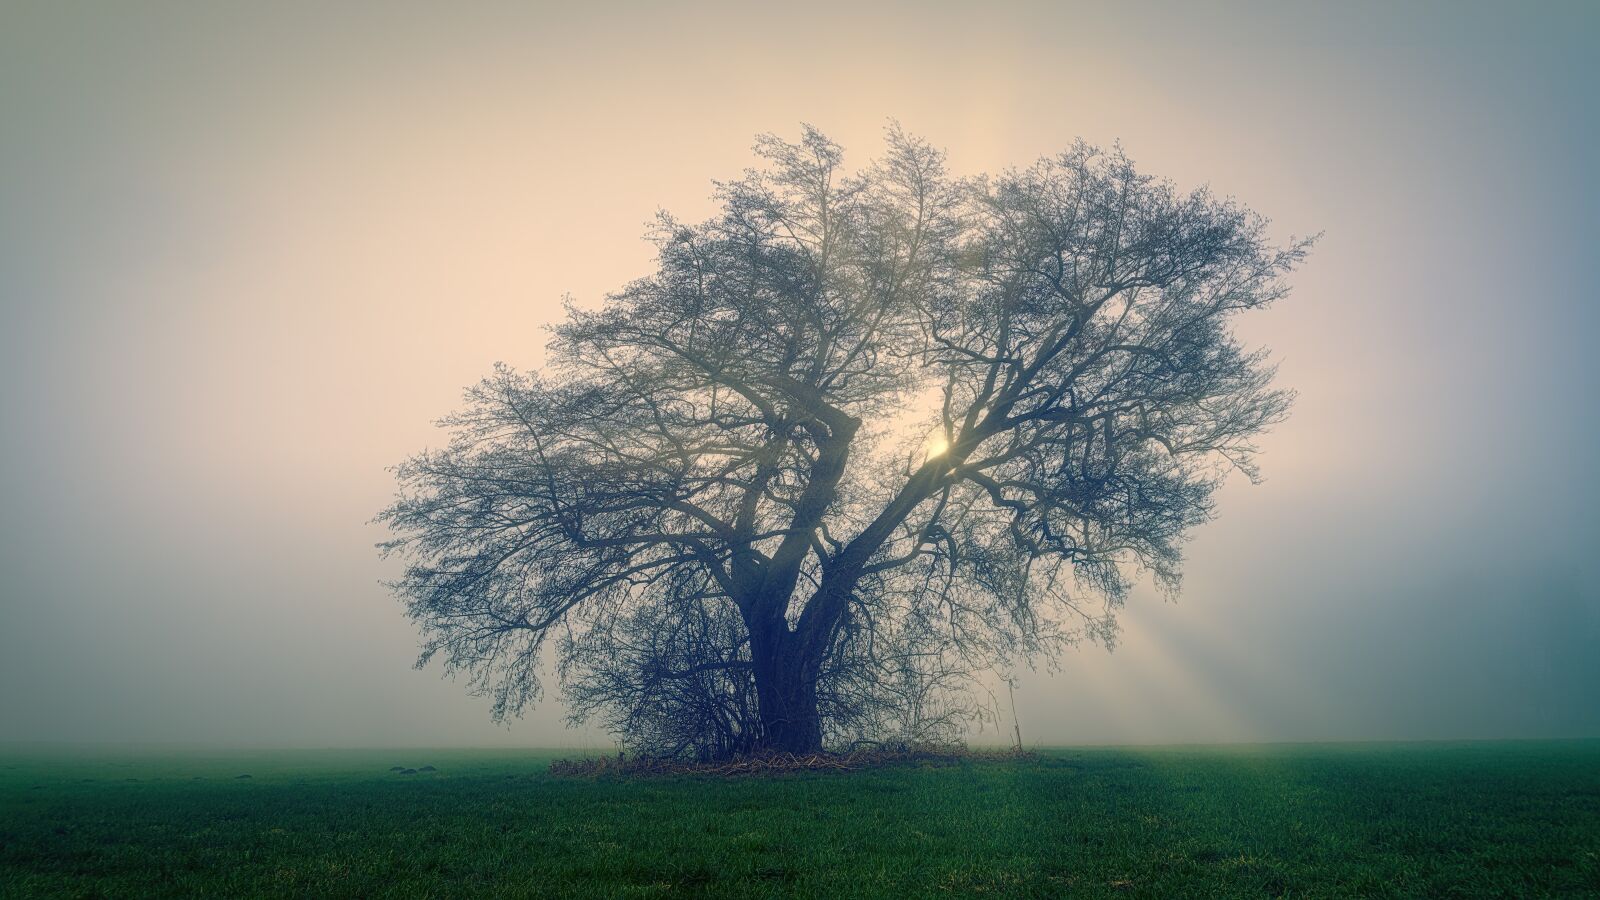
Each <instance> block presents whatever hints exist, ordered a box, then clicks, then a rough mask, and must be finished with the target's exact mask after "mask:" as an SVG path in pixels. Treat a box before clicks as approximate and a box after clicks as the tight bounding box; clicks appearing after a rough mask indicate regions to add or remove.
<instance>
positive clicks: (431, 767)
mask: <svg viewBox="0 0 1600 900" xmlns="http://www.w3.org/2000/svg"><path fill="white" fill-rule="evenodd" d="M417 771H418V772H437V771H439V770H438V769H435V768H434V767H433V766H423V767H422V768H420V769H418V770H417Z"/></svg>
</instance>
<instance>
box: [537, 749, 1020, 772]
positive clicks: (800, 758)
mask: <svg viewBox="0 0 1600 900" xmlns="http://www.w3.org/2000/svg"><path fill="white" fill-rule="evenodd" d="M1035 758H1036V756H1035V754H1034V753H1032V752H1031V751H1027V750H1016V749H1004V750H973V749H971V748H969V747H967V746H966V745H964V744H892V745H875V746H871V747H858V748H855V749H852V750H847V751H840V752H821V753H807V754H794V753H778V752H771V753H752V754H747V755H742V756H735V757H733V758H731V759H721V760H693V759H677V758H662V757H653V756H631V757H630V756H627V755H625V754H622V753H619V754H617V755H616V756H595V757H585V758H581V759H558V760H555V761H554V762H552V763H550V773H551V774H552V775H566V776H578V777H593V776H598V775H621V776H625V777H655V776H677V775H714V776H722V777H733V776H740V775H778V774H782V773H785V772H854V771H859V770H861V769H874V768H882V767H887V766H896V765H906V764H918V765H955V764H957V763H962V762H978V761H988V760H1031V759H1035Z"/></svg>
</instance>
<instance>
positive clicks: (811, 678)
mask: <svg viewBox="0 0 1600 900" xmlns="http://www.w3.org/2000/svg"><path fill="white" fill-rule="evenodd" d="M801 649H802V648H801V645H800V643H799V642H798V641H796V640H794V635H793V634H792V633H791V632H789V630H788V629H787V628H785V627H784V626H783V625H782V624H777V625H775V626H773V627H769V628H767V629H764V633H762V634H760V636H759V637H758V636H757V634H756V633H752V634H751V641H750V653H751V662H752V664H753V665H752V668H753V670H754V673H755V680H756V702H757V703H758V704H759V705H760V708H759V710H758V712H759V714H760V716H761V736H762V741H761V743H762V746H763V747H764V748H765V749H768V750H777V751H782V752H785V753H815V752H817V751H818V750H821V749H822V719H821V717H820V716H819V715H818V714H817V668H818V666H817V664H816V661H813V660H808V659H805V658H803V657H802V655H801V653H800V651H801Z"/></svg>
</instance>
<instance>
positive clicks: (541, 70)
mask: <svg viewBox="0 0 1600 900" xmlns="http://www.w3.org/2000/svg"><path fill="white" fill-rule="evenodd" d="M324 7H326V8H324ZM1597 39H1600V7H1596V6H1594V5H1592V4H1586V3H1571V4H1557V3H1528V4H1511V3H1504V4H1493V5H1484V4H1476V3H1424V2H1417V3H1407V4H1387V3H1364V2H1357V3H1342V4H1322V5H1318V6H1313V5H1310V4H1300V3H1266V2H1263V3H1213V4H1183V5H1181V6H1180V5H1177V4H1173V5H1171V6H1166V5H1155V4H1146V3H1116V4H1112V3H1105V4H1081V3H1065V2H1051V3H1039V4H1026V3H1004V2H1001V3H992V4H972V3H961V4H956V3H944V4H941V3H883V4H879V3H860V2H857V3H849V4H830V3H812V4H804V5H793V4H785V5H757V4H732V3H730V4H712V3H699V4H638V5H630V4H608V3H587V4H550V5H548V6H541V5H539V4H536V3H518V4H511V3H506V4H500V3H484V2H479V3H461V4H436V5H434V7H433V8H431V9H430V8H426V7H423V6H420V5H418V6H411V5H407V4H402V3H383V4H377V3H373V4H360V3H344V4H326V5H325V4H312V3H297V2H289V3H282V4H234V3H200V2H194V3H187V4H173V3H161V2H156V3H145V4H120V3H109V2H107V3H77V2H68V3H58V2H37V3H36V2H32V0H22V2H17V0H12V2H8V3H6V4H4V5H3V6H0V741H4V742H13V741H27V742H32V741H48V742H56V741H71V742H139V743H145V742H151V743H214V744H241V745H292V746H379V745H432V746H443V745H519V746H543V747H559V748H576V747H597V746H603V745H605V744H606V740H607V739H606V737H605V735H603V734H601V733H598V732H596V731H595V730H593V729H567V728H565V727H564V726H563V717H564V711H563V710H562V708H561V706H560V703H559V697H558V695H557V694H556V692H554V691H552V696H551V697H550V698H549V699H548V700H547V701H546V702H545V703H543V704H541V706H540V707H539V708H538V709H536V710H534V711H532V712H530V713H529V714H528V715H527V716H526V717H524V718H523V719H521V720H518V721H514V722H512V723H510V724H509V725H508V726H499V725H496V724H494V723H492V722H491V721H490V717H489V709H488V704H487V702H486V701H483V700H480V699H475V698H472V697H470V696H468V695H467V692H466V690H465V686H464V685H463V684H461V683H455V682H451V681H449V680H447V679H444V678H442V677H441V675H440V672H439V670H438V668H437V667H433V668H429V669H424V670H421V671H417V670H414V669H413V668H412V667H411V664H412V662H413V661H414V658H415V653H416V646H417V635H416V633H415V631H414V628H413V626H412V625H411V623H410V622H409V621H408V620H406V618H405V617H404V615H403V614H402V611H401V608H400V605H399V603H398V602H397V601H396V600H394V599H393V598H392V597H391V596H390V595H389V594H388V593H387V591H386V589H385V588H384V587H383V586H382V584H381V581H382V580H383V579H385V578H389V577H393V576H395V575H396V574H397V563H395V562H393V561H390V562H383V561H381V560H380V559H379V558H378V554H377V553H376V552H375V550H374V549H373V544H374V543H375V542H377V541H379V540H381V539H383V537H384V533H383V531H382V530H381V529H380V528H378V527H377V526H374V525H372V524H371V523H370V520H371V518H372V516H373V515H374V514H375V513H377V512H378V510H380V509H381V508H382V507H384V506H385V505H386V504H387V503H388V501H389V499H390V497H391V495H392V493H393V490H394V481H393V476H392V474H391V473H390V472H389V471H387V467H389V466H392V465H394V464H395V463H398V462H399V461H400V460H402V459H403V458H405V457H406V456H408V455H410V454H411V453H414V452H416V451H418V450H421V449H423V448H425V447H430V446H435V447H436V446H439V445H440V444H442V443H443V441H444V439H445V437H444V434H443V433H442V432H440V431H439V430H438V429H436V428H435V427H434V426H433V425H432V423H433V422H434V421H435V420H436V419H438V418H439V417H441V416H443V415H445V414H447V413H449V412H451V411H452V410H453V409H455V408H456V407H457V406H458V402H459V399H460V394H461V391H462V389H463V388H465V387H466V386H467V385H469V384H471V383H473V382H476V381H477V380H478V379H479V378H481V377H483V376H485V375H486V374H488V373H489V372H490V370H491V367H492V366H493V364H494V363H495V362H496V361H505V362H507V363H509V364H512V365H514V366H518V367H534V366H537V365H539V363H540V361H541V359H542V357H543V345H544V342H545V334H544V331H543V329H544V327H545V326H547V325H549V324H551V323H553V322H555V321H557V320H558V319H559V317H560V316H561V305H560V301H561V298H562V296H563V295H565V294H571V295H572V296H574V297H575V298H576V299H577V300H578V302H580V303H595V302H598V301H599V300H600V299H601V298H602V297H603V296H604V295H605V293H606V292H607V291H609V290H613V289H616V288H618V287H620V286H622V285H623V284H624V283H625V282H627V281H628V280H630V279H632V278H635V277H638V276H641V275H643V274H645V273H647V272H648V271H649V269H650V262H651V248H650V247H649V246H648V245H647V244H645V243H644V242H643V241H642V240H641V237H642V235H643V233H644V226H645V223H646V222H647V221H648V220H649V219H650V218H651V217H652V216H653V215H654V214H655V212H656V211H657V210H658V209H667V210H670V211H672V212H674V213H675V214H676V215H678V216H679V217H681V218H685V219H697V218H701V217H704V216H706V215H708V214H709V213H710V212H711V211H712V209H713V206H712V202H711V199H710V192H711V186H710V182H711V180H712V179H716V178H729V177H733V176H736V175H737V174H738V173H739V172H740V171H741V170H742V169H743V168H744V167H746V166H748V165H751V164H752V163H753V161H754V157H753V155H752V153H751V145H752V142H753V139H754V137H755V136H756V135H757V134H759V133H762V132H776V133H779V134H782V135H787V136H794V135H796V134H798V132H799V129H800V123H802V122H806V123H811V124H813V125H815V126H817V127H818V128H820V129H822V130H823V131H824V132H825V133H827V134H828V135H830V136H831V137H833V138H834V139H835V140H837V141H838V142H839V143H841V144H843V145H844V146H845V147H846V149H847V152H848V153H849V158H850V159H851V160H853V161H855V162H858V163H860V162H865V161H866V160H868V159H870V158H871V157H872V155H873V154H874V153H875V152H876V151H877V149H878V148H879V147H881V142H882V135H883V129H884V126H885V123H886V122H887V121H888V120H889V119H891V118H893V119H897V120H898V121H900V122H901V123H902V124H903V125H904V126H905V128H906V129H907V130H909V131H911V132H913V133H917V134H920V135H923V136H925V137H926V138H928V139H929V140H930V141H931V142H932V143H934V144H935V145H937V146H940V147H943V148H945V149H946V150H947V151H948V153H949V160H950V166H951V168H952V170H953V171H954V172H955V173H957V174H975V173H978V172H983V171H991V172H992V171H997V170H1000V169H1003V168H1005V167H1007V166H1013V165H1026V164H1028V163H1030V162H1032V161H1033V160H1034V159H1036V158H1038V157H1040V156H1042V155H1048V154H1051V153H1054V152H1057V151H1059V150H1061V149H1064V148H1065V147H1067V146H1068V145H1069V144H1071V142H1072V141H1073V140H1074V139H1075V138H1079V137H1081V138H1083V139H1085V140H1087V141H1090V142H1092V143H1097V144H1102V145H1109V144H1111V143H1113V142H1116V141H1120V142H1121V143H1122V146H1123V147H1124V148H1125V149H1126V151H1127V152H1128V154H1129V155H1130V156H1131V157H1132V158H1133V159H1134V160H1136V161H1137V163H1138V164H1139V165H1140V167H1141V168H1142V169H1143V170H1144V171H1146V172H1149V173H1153V174H1156V175H1160V176H1163V177H1167V178H1170V179H1172V180H1173V181H1174V182H1176V183H1177V184H1178V185H1179V186H1180V187H1183V188H1191V187H1197V186H1200V185H1202V184H1208V185H1209V186H1210V187H1211V189H1212V190H1213V191H1215V192H1217V193H1219V194H1224V195H1229V196H1232V197H1235V198H1237V199H1238V200H1239V201H1240V202H1242V203H1244V204H1246V205H1248V206H1250V207H1252V208H1254V209H1256V210H1257V211H1259V212H1261V213H1263V214H1264V215H1266V216H1268V217H1270V218H1271V220H1272V226H1271V227H1272V233H1273V234H1274V235H1276V236H1278V237H1279V238H1280V239H1287V238H1289V237H1290V236H1293V235H1305V234H1311V233H1316V232H1322V233H1323V234H1324V237H1323V238H1322V240H1321V241H1320V243H1319V244H1318V245H1317V247H1316V249H1315V251H1314V253H1313V254H1312V256H1311V257H1310V259H1309V260H1308V261H1307V263H1306V264H1305V266H1304V267H1303V268H1302V270H1301V271H1300V272H1299V273H1297V274H1296V275H1295V276H1294V278H1293V285H1294V293H1293V294H1292V295H1291V296H1290V297H1289V298H1288V299H1287V300H1285V301H1283V302H1282V303H1280V304H1278V305H1276V306H1274V307H1273V308H1271V309H1270V310H1267V311H1265V312H1261V313H1257V314H1254V315H1252V316H1250V317H1247V318H1245V319H1243V320H1241V321H1240V325H1239V330H1240V333H1241V334H1242V335H1243V336H1244V337H1245V338H1246V339H1247V340H1248V341H1249V342H1251V343H1252V344H1255V345H1265V346H1268V347H1270V348H1271V349H1272V352H1273V356H1274V358H1275V359H1276V360H1277V361H1278V363H1279V380H1280V383H1281V384H1282V385H1283V386H1285V387H1289V388H1292V389H1294V390H1295V391H1297V392H1298V394H1299V399H1298V402H1297V405H1296V407H1295V409H1294V413H1293V416H1292V418H1291V419H1290V420H1289V421H1287V422H1286V423H1284V424H1283V425H1280V426H1278V427H1277V428H1276V429H1275V430H1274V431H1273V432H1272V433H1271V434H1270V435H1268V436H1267V437H1266V438H1265V439H1264V440H1263V441H1262V442H1261V446H1262V449H1263V453H1262V456H1261V460H1260V461H1261V463H1262V469H1263V472H1264V474H1265V480H1264V481H1263V483H1261V484H1259V485H1250V484H1248V483H1246V482H1244V481H1243V480H1242V479H1240V480H1238V481H1236V482H1232V483H1230V484H1229V485H1228V486H1227V487H1226V488H1225V489H1224V490H1223V491H1222V493H1221V496H1220V497H1219V516H1218V518H1217V519H1216V521H1214V522H1212V523H1209V524H1207V525H1205V526H1203V527H1201V528H1199V529H1198V530H1197V531H1196V532H1195V534H1194V539H1193V540H1192V541H1191V542H1190V543H1189V545H1188V550H1187V552H1188V564H1187V567H1186V571H1187V576H1186V580H1185V582H1184V590H1183V592H1182V594H1181V596H1180V597H1179V598H1178V599H1177V601H1176V602H1166V601H1164V600H1163V599H1162V598H1161V596H1160V595H1159V594H1157V593H1156V592H1155V591H1153V590H1149V589H1141V590H1139V591H1136V592H1135V593H1134V595H1133V596H1132V597H1131V598H1130V600H1129V603H1128V606H1127V608H1126V610H1125V612H1124V614H1123V623H1124V626H1125V628H1124V632H1123V635H1122V640H1121V643H1120V645H1119V646H1118V647H1117V649H1116V650H1115V651H1114V652H1111V653H1107V652H1106V651H1105V650H1103V649H1099V648H1094V647H1084V648H1080V649H1078V650H1075V651H1071V652H1069V653H1067V654H1066V655H1064V656H1062V657H1061V658H1060V659H1058V660H1057V661H1056V664H1055V666H1054V667H1053V668H1052V667H1050V666H1048V665H1045V664H1044V663H1042V662H1041V664H1040V665H1039V667H1038V668H1037V670H1027V669H1024V670H1022V671H1021V672H1020V673H1019V681H1018V692H1017V706H1018V718H1019V720H1020V724H1021V727H1022V731H1023V735H1024V738H1025V740H1026V741H1027V742H1029V743H1049V744H1060V743H1066V744H1086V743H1150V742H1215V741H1308V740H1375V739H1456V738H1506V737H1521V738H1535V737H1540V738H1542V737H1600V512H1597V510H1600V476H1597V474H1596V471H1595V469H1596V462H1597V461H1600V454H1597V453H1596V445H1597V441H1600V403H1597V402H1596V399H1595V396H1596V389H1597V387H1600V384H1597V381H1600V377H1597V372H1600V366H1597V365H1596V363H1595V361H1594V357H1593V355H1592V346H1593V341H1594V336H1595V335H1596V333H1597V328H1600V288H1597V287H1596V284H1595V281H1594V266H1595V259H1596V257H1595V252H1596V250H1595V248H1596V244H1597V240H1596V239H1597V238H1600V213H1597V210H1600V190H1597V178H1596V174H1595V168H1594V163H1593V159H1594V155H1595V151H1594V146H1595V142H1596V138H1597V137H1600V116H1597V112H1600V109H1597V107H1600V56H1596V55H1595V54H1594V53H1592V52H1591V51H1592V48H1593V46H1594V45H1595V44H1596V42H1597ZM1008 716H1009V713H1008ZM1007 725H1008V726H1009V722H1008V723H1007ZM980 737H981V736H980ZM991 739H993V740H999V738H997V737H993V736H992V732H991Z"/></svg>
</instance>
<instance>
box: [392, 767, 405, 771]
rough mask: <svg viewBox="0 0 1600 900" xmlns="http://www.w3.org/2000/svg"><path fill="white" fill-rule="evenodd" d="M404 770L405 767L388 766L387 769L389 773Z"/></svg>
mask: <svg viewBox="0 0 1600 900" xmlns="http://www.w3.org/2000/svg"><path fill="white" fill-rule="evenodd" d="M405 770H406V767H405V766H390V767H389V771H391V772H404V771H405Z"/></svg>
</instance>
